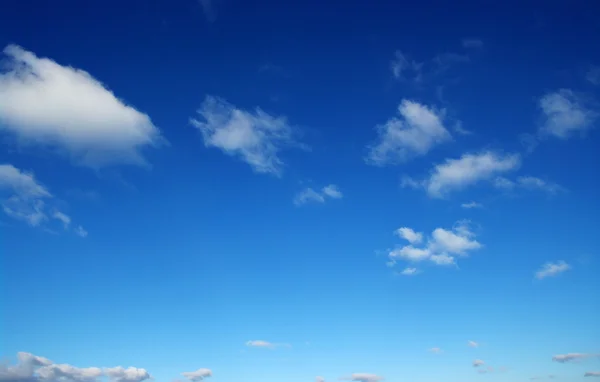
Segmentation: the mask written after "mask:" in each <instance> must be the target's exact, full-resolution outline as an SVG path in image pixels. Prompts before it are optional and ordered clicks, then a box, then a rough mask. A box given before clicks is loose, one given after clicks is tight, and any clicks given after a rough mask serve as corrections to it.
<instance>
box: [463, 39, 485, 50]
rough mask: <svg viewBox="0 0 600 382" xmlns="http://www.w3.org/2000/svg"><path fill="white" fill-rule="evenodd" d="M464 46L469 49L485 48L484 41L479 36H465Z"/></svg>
mask: <svg viewBox="0 0 600 382" xmlns="http://www.w3.org/2000/svg"><path fill="white" fill-rule="evenodd" d="M462 46H463V48H467V49H481V48H483V41H482V40H481V39H478V38H463V40H462Z"/></svg>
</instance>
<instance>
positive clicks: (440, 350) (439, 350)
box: [429, 348, 443, 354]
mask: <svg viewBox="0 0 600 382" xmlns="http://www.w3.org/2000/svg"><path fill="white" fill-rule="evenodd" d="M429 351H430V352H432V353H435V354H440V353H443V350H442V349H440V348H431V349H429Z"/></svg>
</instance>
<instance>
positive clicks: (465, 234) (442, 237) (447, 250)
mask: <svg viewBox="0 0 600 382" xmlns="http://www.w3.org/2000/svg"><path fill="white" fill-rule="evenodd" d="M403 228H407V227H403ZM408 230H410V231H408ZM405 232H410V233H415V232H414V231H413V230H412V229H410V228H408V229H407V230H405ZM401 237H403V238H405V240H407V241H408V242H409V243H410V244H408V245H405V246H403V247H400V248H396V249H394V250H391V251H389V253H388V257H389V259H390V261H392V262H394V263H395V262H396V261H398V260H405V261H408V262H420V261H426V260H427V261H430V262H432V263H433V264H436V265H453V264H455V260H456V259H455V256H462V257H466V256H468V254H469V252H472V251H474V250H477V249H480V248H481V244H480V243H479V242H478V241H477V240H475V234H474V233H473V232H472V231H471V230H470V228H469V222H468V221H464V220H463V221H459V222H457V223H456V224H455V225H454V227H452V229H451V230H446V229H443V228H436V229H434V230H433V232H432V233H431V235H430V237H429V238H428V239H427V243H426V244H425V245H424V246H422V247H416V246H415V245H413V244H416V243H417V242H415V241H414V240H415V236H414V235H410V234H409V235H407V237H408V238H406V237H404V236H401ZM411 240H413V242H411ZM420 241H421V240H419V242H420Z"/></svg>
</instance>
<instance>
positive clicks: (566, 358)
mask: <svg viewBox="0 0 600 382" xmlns="http://www.w3.org/2000/svg"><path fill="white" fill-rule="evenodd" d="M594 356H598V355H594V354H586V353H568V354H559V355H555V356H554V357H552V360H553V361H554V362H559V363H566V362H576V361H581V360H583V359H586V358H591V357H594Z"/></svg>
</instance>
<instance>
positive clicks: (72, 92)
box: [0, 45, 166, 168]
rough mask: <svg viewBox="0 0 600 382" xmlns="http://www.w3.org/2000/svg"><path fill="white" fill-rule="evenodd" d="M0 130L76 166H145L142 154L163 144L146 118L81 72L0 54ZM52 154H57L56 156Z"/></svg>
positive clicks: (28, 55)
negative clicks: (0, 66)
mask: <svg viewBox="0 0 600 382" xmlns="http://www.w3.org/2000/svg"><path fill="white" fill-rule="evenodd" d="M4 55H5V57H6V59H7V66H8V68H9V70H8V71H7V72H4V73H3V74H0V121H1V122H2V123H0V129H4V130H6V131H8V132H10V133H11V134H12V135H13V136H15V137H16V138H18V140H19V143H21V144H22V145H27V146H29V145H32V146H33V145H35V146H39V147H48V148H51V149H53V150H54V151H59V152H61V153H65V154H66V155H68V156H70V157H71V158H72V160H73V162H75V163H76V164H78V165H83V166H89V167H93V168H100V167H104V166H108V165H115V164H134V165H147V162H146V160H145V159H144V157H143V156H142V149H143V148H146V147H157V146H160V145H161V144H164V143H166V141H165V140H164V138H162V136H161V134H160V131H159V129H158V128H157V127H156V126H154V124H153V123H152V121H151V120H150V117H149V116H148V115H146V114H144V113H141V112H139V111H137V110H136V109H134V108H133V107H132V106H129V105H126V104H125V103H124V102H123V101H121V100H120V99H118V98H117V97H116V96H115V95H114V94H113V93H112V92H111V91H110V90H108V89H106V88H105V87H104V86H103V85H102V83H100V82H99V81H98V80H96V79H94V78H93V77H92V76H91V75H90V74H88V73H87V72H85V71H83V70H80V69H76V68H72V67H69V66H62V65H60V64H58V63H56V62H54V61H52V60H50V59H48V58H38V57H37V56H36V55H35V54H33V53H32V52H29V51H26V50H24V49H23V48H21V47H19V46H16V45H9V46H7V47H6V48H5V49H4ZM56 149H58V150H56Z"/></svg>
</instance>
